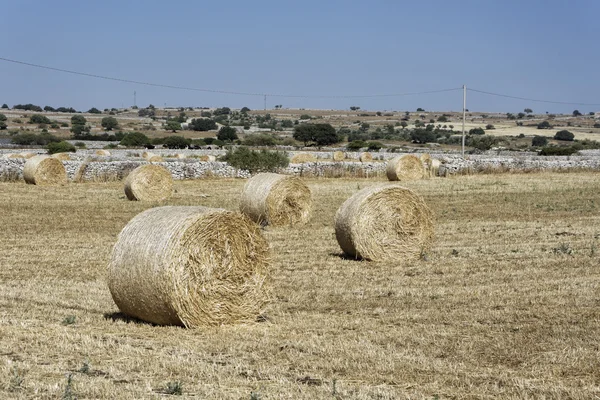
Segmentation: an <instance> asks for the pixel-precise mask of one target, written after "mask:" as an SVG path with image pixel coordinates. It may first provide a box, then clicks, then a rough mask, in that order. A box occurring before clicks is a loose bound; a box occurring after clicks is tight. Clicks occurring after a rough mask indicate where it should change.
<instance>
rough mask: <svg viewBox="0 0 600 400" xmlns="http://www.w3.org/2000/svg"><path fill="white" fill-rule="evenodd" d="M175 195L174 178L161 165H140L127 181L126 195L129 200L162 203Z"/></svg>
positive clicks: (128, 176)
mask: <svg viewBox="0 0 600 400" xmlns="http://www.w3.org/2000/svg"><path fill="white" fill-rule="evenodd" d="M172 194H173V176H171V172H169V170H168V169H166V168H165V167H163V166H161V165H153V164H146V165H140V166H139V167H137V168H136V169H134V170H133V171H131V172H130V173H129V175H127V178H126V179H125V195H126V196H127V198H128V199H129V200H140V201H162V200H166V199H168V198H169V197H171V195H172Z"/></svg>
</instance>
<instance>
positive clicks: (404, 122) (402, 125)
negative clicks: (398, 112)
mask: <svg viewBox="0 0 600 400" xmlns="http://www.w3.org/2000/svg"><path fill="white" fill-rule="evenodd" d="M400 126H401V127H402V129H404V128H406V127H407V126H408V122H406V121H402V122H400Z"/></svg>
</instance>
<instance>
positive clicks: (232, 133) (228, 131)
mask: <svg viewBox="0 0 600 400" xmlns="http://www.w3.org/2000/svg"><path fill="white" fill-rule="evenodd" d="M217 139H219V140H222V141H224V142H232V141H234V140H237V139H238V135H237V131H236V130H235V128H232V127H230V126H223V127H221V129H219V132H218V133H217Z"/></svg>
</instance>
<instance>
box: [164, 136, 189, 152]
mask: <svg viewBox="0 0 600 400" xmlns="http://www.w3.org/2000/svg"><path fill="white" fill-rule="evenodd" d="M191 143H192V141H191V140H190V139H186V138H184V137H182V136H168V137H166V138H164V139H163V141H162V145H163V147H166V148H167V149H185V148H187V147H188V146H189V145H190V144H191Z"/></svg>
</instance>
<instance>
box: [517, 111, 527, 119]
mask: <svg viewBox="0 0 600 400" xmlns="http://www.w3.org/2000/svg"><path fill="white" fill-rule="evenodd" d="M524 117H525V113H522V112H520V113H518V114H517V118H518V119H521V118H524Z"/></svg>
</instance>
